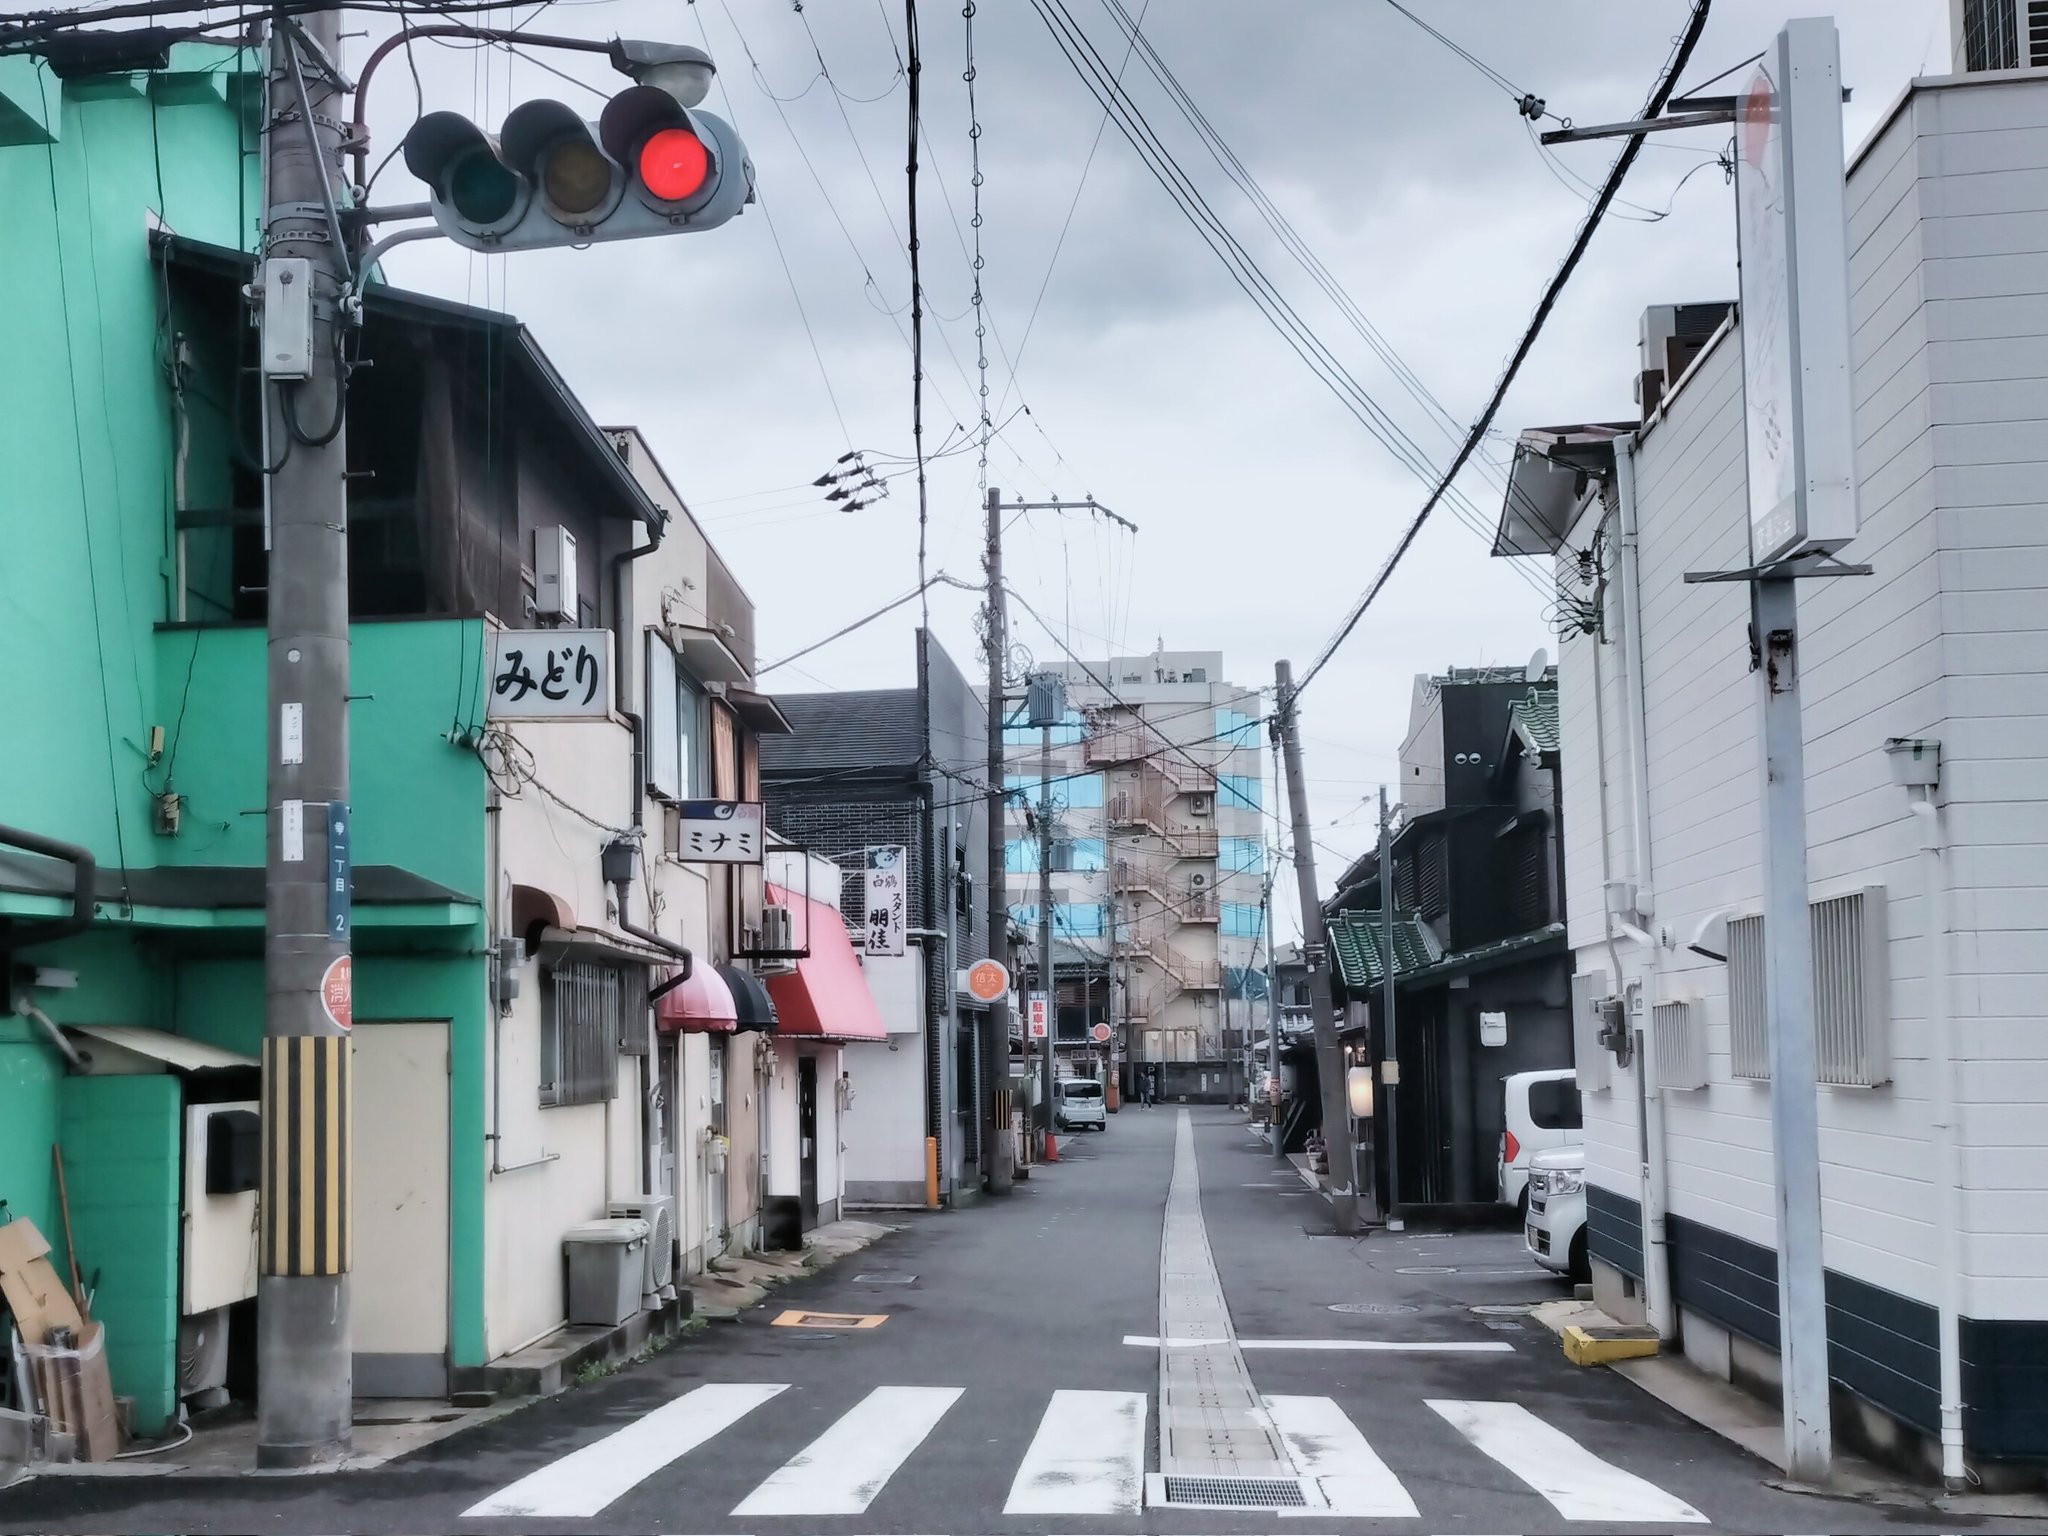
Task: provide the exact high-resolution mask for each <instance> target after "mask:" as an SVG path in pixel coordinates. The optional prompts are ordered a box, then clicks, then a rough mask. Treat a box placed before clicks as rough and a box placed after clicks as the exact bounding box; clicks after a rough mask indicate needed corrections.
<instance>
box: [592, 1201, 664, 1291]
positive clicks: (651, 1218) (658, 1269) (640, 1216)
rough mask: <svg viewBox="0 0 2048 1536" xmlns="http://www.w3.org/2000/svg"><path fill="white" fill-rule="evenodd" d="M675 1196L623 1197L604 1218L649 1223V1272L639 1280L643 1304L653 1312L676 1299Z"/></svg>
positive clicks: (608, 1209)
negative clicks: (666, 1302)
mask: <svg viewBox="0 0 2048 1536" xmlns="http://www.w3.org/2000/svg"><path fill="white" fill-rule="evenodd" d="M675 1207H676V1202H675V1197H674V1196H673V1195H621V1196H620V1197H619V1198H618V1199H616V1200H613V1201H612V1202H611V1203H610V1204H608V1205H607V1206H606V1207H605V1215H607V1216H609V1217H611V1218H612V1219H613V1220H617V1219H619V1218H621V1217H624V1218H627V1219H629V1220H635V1221H644V1222H646V1223H647V1268H646V1270H645V1272H644V1273H643V1275H642V1276H641V1280H640V1304H641V1305H642V1306H644V1307H647V1308H650V1309H651V1308H653V1307H654V1306H655V1305H656V1304H657V1303H658V1302H663V1301H673V1300H675V1295H676V1217H675Z"/></svg>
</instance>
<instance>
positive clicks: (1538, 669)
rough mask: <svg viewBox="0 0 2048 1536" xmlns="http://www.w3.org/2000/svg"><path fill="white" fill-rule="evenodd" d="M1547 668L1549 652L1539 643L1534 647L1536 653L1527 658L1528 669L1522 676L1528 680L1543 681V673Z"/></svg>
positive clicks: (1548, 667)
mask: <svg viewBox="0 0 2048 1536" xmlns="http://www.w3.org/2000/svg"><path fill="white" fill-rule="evenodd" d="M1549 670H1550V652H1548V651H1546V650H1545V649H1544V648H1543V647H1542V646H1540V645H1539V646H1537V647H1536V654H1535V655H1534V656H1531V657H1530V658H1529V669H1528V671H1526V672H1524V673H1523V674H1522V676H1523V678H1524V679H1525V680H1526V681H1528V682H1532V683H1540V682H1542V681H1543V674H1544V673H1546V672H1548V671H1549Z"/></svg>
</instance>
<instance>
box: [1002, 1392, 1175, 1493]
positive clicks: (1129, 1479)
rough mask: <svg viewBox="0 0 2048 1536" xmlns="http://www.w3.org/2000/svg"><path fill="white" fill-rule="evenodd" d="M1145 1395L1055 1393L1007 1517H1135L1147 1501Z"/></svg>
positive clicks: (1027, 1456)
mask: <svg viewBox="0 0 2048 1536" xmlns="http://www.w3.org/2000/svg"><path fill="white" fill-rule="evenodd" d="M1145 1410H1146V1403H1145V1394H1144V1393H1143V1392H1070V1391H1059V1392H1055V1393H1053V1395H1052V1401H1051V1402H1050V1403H1048V1404H1047V1405H1046V1409H1045V1416H1044V1417H1043V1418H1041V1419H1040V1420H1039V1421H1038V1433H1037V1434H1036V1435H1034V1436H1033V1437H1032V1440H1031V1449H1030V1450H1028V1451H1026V1452H1025V1453H1024V1462H1023V1465H1021V1466H1019V1467H1018V1468H1017V1478H1016V1481H1015V1482H1013V1483H1011V1484H1010V1498H1009V1502H1008V1503H1006V1504H1005V1505H1004V1506H1003V1513H1004V1514H1006V1515H1135V1514H1136V1513H1137V1512H1138V1510H1139V1508H1140V1506H1141V1505H1142V1504H1143V1503H1144V1500H1145Z"/></svg>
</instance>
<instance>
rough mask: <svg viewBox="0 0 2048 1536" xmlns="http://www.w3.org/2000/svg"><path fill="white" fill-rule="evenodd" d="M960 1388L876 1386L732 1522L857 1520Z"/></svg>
mask: <svg viewBox="0 0 2048 1536" xmlns="http://www.w3.org/2000/svg"><path fill="white" fill-rule="evenodd" d="M964 1390H965V1389H964V1388H961V1387H877V1388H875V1390H874V1391H872V1392H870V1393H869V1394H868V1395H867V1396H866V1397H864V1398H862V1399H861V1400H860V1401H859V1402H858V1403H856V1404H855V1405H854V1406H853V1407H852V1408H851V1409H850V1410H848V1411H847V1412H846V1413H845V1414H843V1415H842V1416H841V1417H840V1418H839V1419H838V1421H837V1422H835V1423H834V1424H833V1425H832V1427H831V1428H830V1429H828V1430H826V1431H825V1433H823V1434H822V1435H820V1436H818V1438H817V1439H815V1440H813V1441H812V1442H811V1443H810V1444H809V1445H807V1446H805V1447H804V1448H803V1449H802V1450H801V1451H798V1452H797V1453H796V1455H794V1456H792V1457H790V1459H789V1460H788V1461H786V1462H784V1463H783V1464H782V1466H781V1468H780V1469H778V1470H777V1471H776V1472H775V1473H774V1474H773V1475H771V1476H770V1477H769V1478H768V1480H767V1481H766V1482H764V1483H762V1484H761V1486H760V1487H758V1488H756V1489H755V1490H754V1491H753V1492H752V1493H750V1494H748V1495H747V1496H746V1498H744V1499H743V1500H741V1501H740V1503H739V1506H738V1507H737V1508H735V1509H734V1510H733V1513H734V1514H735V1515H858V1514H861V1513H863V1512H865V1511H866V1509H867V1507H868V1505H870V1504H872V1503H873V1502H874V1501H875V1495H876V1494H878V1493H880V1492H881V1491H882V1485H883V1484H884V1483H886V1482H888V1481H889V1479H890V1478H891V1477H893V1476H895V1474H896V1470H897V1468H899V1467H901V1466H902V1465H903V1463H904V1462H905V1461H907V1460H909V1458H910V1453H911V1452H912V1451H915V1450H916V1449H917V1448H918V1446H919V1445H921V1444H923V1443H924V1438H925V1436H926V1435H929V1434H930V1433H931V1432H932V1430H933V1429H934V1428H936V1427H937V1425H938V1422H939V1420H940V1419H942V1418H944V1417H945V1415H946V1410H947V1409H948V1408H951V1407H952V1406H953V1404H955V1403H956V1402H958V1401H959V1400H960V1394H961V1393H962V1391H964Z"/></svg>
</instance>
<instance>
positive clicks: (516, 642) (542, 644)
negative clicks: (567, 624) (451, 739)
mask: <svg viewBox="0 0 2048 1536" xmlns="http://www.w3.org/2000/svg"><path fill="white" fill-rule="evenodd" d="M611 707H612V634H611V631H610V630H608V629H500V630H495V631H493V632H492V634H491V692H490V697H489V698H488V699H486V700H485V708H484V714H485V717H486V718H487V719H491V720H561V719H573V718H576V717H578V716H596V717H598V718H602V717H604V716H605V715H607V714H609V713H611Z"/></svg>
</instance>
